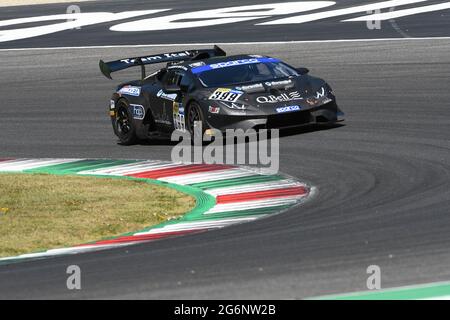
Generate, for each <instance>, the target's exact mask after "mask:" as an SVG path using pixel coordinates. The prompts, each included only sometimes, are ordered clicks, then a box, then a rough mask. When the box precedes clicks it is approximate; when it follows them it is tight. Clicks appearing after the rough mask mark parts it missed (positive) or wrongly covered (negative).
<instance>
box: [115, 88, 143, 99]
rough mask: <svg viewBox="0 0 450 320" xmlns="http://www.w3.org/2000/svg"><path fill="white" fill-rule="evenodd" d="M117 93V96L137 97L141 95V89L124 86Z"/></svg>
mask: <svg viewBox="0 0 450 320" xmlns="http://www.w3.org/2000/svg"><path fill="white" fill-rule="evenodd" d="M117 93H119V94H127V95H129V96H134V97H139V96H140V95H141V88H140V87H134V86H125V87H122V88H121V89H120V90H119V91H118V92H117Z"/></svg>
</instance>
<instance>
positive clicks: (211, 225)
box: [133, 215, 264, 236]
mask: <svg viewBox="0 0 450 320" xmlns="http://www.w3.org/2000/svg"><path fill="white" fill-rule="evenodd" d="M263 216H264V215H258V216H251V217H245V218H229V219H220V220H212V219H211V220H201V221H195V222H186V223H184V222H180V223H176V224H171V225H167V226H165V227H163V228H154V229H150V230H148V231H145V232H139V233H135V234H134V235H133V236H141V235H145V234H164V233H167V232H176V231H188V230H189V231H193V230H203V229H216V228H223V227H226V226H228V225H231V224H235V223H241V222H249V221H253V220H256V219H259V218H261V217H263Z"/></svg>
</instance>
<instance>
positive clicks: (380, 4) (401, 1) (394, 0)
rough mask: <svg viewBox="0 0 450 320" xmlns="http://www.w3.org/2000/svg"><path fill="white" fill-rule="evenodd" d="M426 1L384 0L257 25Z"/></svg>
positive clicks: (339, 14) (292, 22)
mask: <svg viewBox="0 0 450 320" xmlns="http://www.w3.org/2000/svg"><path fill="white" fill-rule="evenodd" d="M424 1H427V0H391V1H383V2H377V3H371V4H366V5H362V6H356V7H351V8H345V9H337V10H330V11H324V12H317V13H311V14H305V15H300V16H294V17H289V18H284V19H278V20H273V21H267V22H263V23H258V24H257V25H258V26H265V25H279V24H295V23H297V24H298V23H305V22H311V21H317V20H322V19H326V18H331V17H337V16H342V15H348V14H353V13H358V12H363V11H369V10H377V9H383V8H390V7H397V6H402V5H407V4H412V3H418V2H424Z"/></svg>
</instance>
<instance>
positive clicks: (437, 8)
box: [343, 2, 450, 22]
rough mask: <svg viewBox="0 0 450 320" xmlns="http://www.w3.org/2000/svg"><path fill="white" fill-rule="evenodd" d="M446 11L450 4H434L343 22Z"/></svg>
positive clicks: (377, 19)
mask: <svg viewBox="0 0 450 320" xmlns="http://www.w3.org/2000/svg"><path fill="white" fill-rule="evenodd" d="M445 9H450V2H446V3H440V4H434V5H431V6H424V7H419V8H412V9H404V10H396V11H392V12H385V13H377V14H371V15H368V16H363V17H358V18H353V19H347V20H343V22H349V21H382V20H389V19H395V18H400V17H405V16H411V15H414V14H419V13H426V12H433V11H440V10H445Z"/></svg>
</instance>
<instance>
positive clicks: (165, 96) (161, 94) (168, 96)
mask: <svg viewBox="0 0 450 320" xmlns="http://www.w3.org/2000/svg"><path fill="white" fill-rule="evenodd" d="M156 96H157V97H158V98H162V99H166V100H170V101H174V100H175V99H176V98H177V94H176V93H170V94H169V93H165V92H164V91H163V90H162V89H161V90H159V91H158V93H157V94H156Z"/></svg>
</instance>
